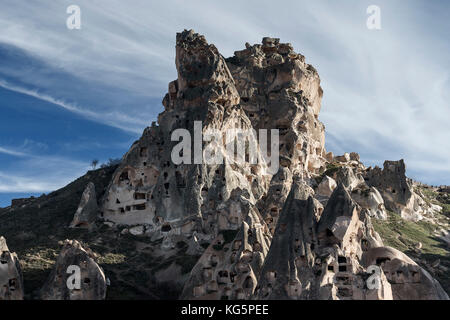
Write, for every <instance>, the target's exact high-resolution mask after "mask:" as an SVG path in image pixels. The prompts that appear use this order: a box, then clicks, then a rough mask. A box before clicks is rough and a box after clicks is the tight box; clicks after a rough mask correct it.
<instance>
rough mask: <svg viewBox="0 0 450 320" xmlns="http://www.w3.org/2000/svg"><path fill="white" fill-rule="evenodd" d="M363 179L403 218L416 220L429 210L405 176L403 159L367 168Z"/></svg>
mask: <svg viewBox="0 0 450 320" xmlns="http://www.w3.org/2000/svg"><path fill="white" fill-rule="evenodd" d="M365 180H366V181H367V184H369V185H370V186H372V187H375V188H377V189H378V190H379V191H380V192H381V194H382V196H383V199H384V202H385V206H386V208H387V209H389V210H391V211H394V212H396V213H398V214H400V215H401V216H402V218H404V219H407V220H412V221H418V220H421V219H423V216H424V215H426V214H427V212H428V211H430V210H429V209H430V208H429V206H428V205H427V204H426V203H425V201H424V200H423V199H422V198H421V197H420V196H419V195H418V194H416V193H415V192H414V190H413V185H412V181H411V180H410V179H408V178H407V177H406V166H405V162H404V161H403V159H401V160H399V161H385V162H384V165H383V169H380V168H378V167H375V168H374V169H371V170H368V171H367V172H366V175H365Z"/></svg>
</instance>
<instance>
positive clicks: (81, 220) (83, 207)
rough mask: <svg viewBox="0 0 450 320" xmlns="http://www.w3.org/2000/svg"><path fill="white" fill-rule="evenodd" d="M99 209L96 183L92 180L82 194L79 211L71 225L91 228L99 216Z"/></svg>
mask: <svg viewBox="0 0 450 320" xmlns="http://www.w3.org/2000/svg"><path fill="white" fill-rule="evenodd" d="M98 215H99V209H98V204H97V195H96V193H95V185H94V184H93V183H92V182H89V184H88V185H87V186H86V189H85V190H84V192H83V195H82V196H81V200H80V204H79V206H78V209H77V212H75V215H74V217H73V220H72V222H71V223H70V227H72V228H91V227H92V224H93V222H95V220H96V219H97V218H98Z"/></svg>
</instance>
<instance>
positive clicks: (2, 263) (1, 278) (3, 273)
mask: <svg viewBox="0 0 450 320" xmlns="http://www.w3.org/2000/svg"><path fill="white" fill-rule="evenodd" d="M23 295H24V291H23V280H22V271H21V269H20V263H19V259H18V258H17V255H16V254H15V253H13V252H10V251H9V249H8V246H7V245H6V239H5V238H3V237H0V300H22V299H23Z"/></svg>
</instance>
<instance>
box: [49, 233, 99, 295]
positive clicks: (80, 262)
mask: <svg viewBox="0 0 450 320" xmlns="http://www.w3.org/2000/svg"><path fill="white" fill-rule="evenodd" d="M105 296H106V278H105V274H104V272H103V270H102V268H101V267H100V266H99V265H98V264H97V263H96V262H95V260H94V256H93V254H92V253H91V252H90V251H89V250H86V249H84V248H83V247H82V246H81V244H80V243H79V242H78V241H76V240H66V241H65V242H64V246H63V248H62V250H61V253H60V254H59V256H58V258H57V260H56V264H55V266H54V267H53V269H52V272H51V273H50V276H49V278H48V279H47V281H46V282H45V284H44V286H43V287H42V289H41V290H40V298H41V299H43V300H103V299H105Z"/></svg>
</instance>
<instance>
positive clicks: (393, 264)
mask: <svg viewBox="0 0 450 320" xmlns="http://www.w3.org/2000/svg"><path fill="white" fill-rule="evenodd" d="M176 67H177V72H178V78H177V79H176V80H174V81H172V82H170V83H169V86H168V93H167V94H166V96H165V97H164V99H163V105H164V108H165V109H164V111H163V112H162V113H161V114H160V115H159V116H158V123H157V124H156V123H153V124H152V126H150V127H148V128H147V129H145V131H144V133H143V135H142V137H141V138H140V139H139V140H138V141H136V142H135V143H134V144H133V145H132V146H131V148H130V150H129V151H128V152H127V153H126V154H125V155H124V157H123V159H122V161H121V163H120V165H118V166H117V167H108V168H103V169H99V170H96V171H90V172H88V173H87V174H86V175H85V176H83V177H82V178H80V179H78V180H77V181H75V182H73V183H72V184H70V185H68V186H67V187H65V188H63V189H61V190H59V191H56V192H54V193H52V194H49V195H47V196H43V197H40V198H36V199H21V200H15V201H13V204H12V206H11V207H9V208H5V209H1V210H0V235H2V236H4V237H5V238H6V241H7V243H8V246H9V249H8V248H7V247H6V245H5V249H4V250H3V251H4V253H5V254H8V256H12V254H11V253H10V252H9V250H13V251H15V252H16V254H17V257H18V260H17V259H12V258H11V259H10V260H6V259H5V265H7V266H8V268H7V269H4V270H3V269H0V281H3V282H4V286H3V287H4V288H5V289H4V291H2V292H0V298H10V299H12V298H17V296H18V294H17V292H18V291H20V292H22V293H23V294H24V296H25V298H37V299H104V298H106V299H136V298H138V299H139V298H142V299H177V298H181V299H326V300H328V299H336V300H352V299H353V300H360V299H361V300H365V299H448V295H447V293H446V292H445V291H447V292H449V289H450V283H449V271H448V268H449V267H450V266H449V263H450V261H449V259H448V257H449V256H450V255H449V234H448V230H449V217H448V210H449V196H448V188H441V189H436V188H431V187H428V186H424V185H421V184H419V183H417V182H414V181H412V180H410V179H408V178H407V177H406V175H405V172H406V166H405V163H404V161H403V160H399V161H386V162H385V163H384V166H383V168H378V167H375V168H371V167H366V166H364V164H363V163H362V162H361V161H360V159H359V155H358V154H357V153H354V152H352V153H346V154H344V155H340V156H335V155H333V154H332V153H331V152H326V150H325V147H324V145H325V127H324V125H323V124H322V123H321V122H320V121H319V119H318V118H319V112H320V107H321V98H322V96H323V91H322V89H321V87H320V78H319V75H318V73H317V71H316V69H315V68H314V67H312V66H311V65H309V64H307V63H306V61H305V57H304V56H302V55H301V54H299V53H296V52H295V51H294V49H293V47H292V46H291V45H290V44H289V43H280V41H279V39H276V38H264V39H263V41H262V43H261V44H255V45H250V44H248V43H247V44H246V45H245V49H243V50H240V51H236V52H235V54H234V56H233V57H230V58H228V59H225V58H224V57H223V56H222V55H221V54H220V53H219V51H218V50H217V48H216V47H215V46H214V45H212V44H209V43H208V42H207V41H206V39H205V38H204V37H203V36H201V35H199V34H197V33H195V32H193V31H192V30H190V31H186V30H185V31H183V32H181V33H179V34H177V37H176ZM183 129H185V130H184V131H183ZM273 129H277V130H276V132H275V133H273V131H271V130H273ZM236 130H240V132H249V134H248V135H247V136H246V137H245V138H244V142H242V141H240V139H242V137H241V136H238V135H235V136H231V138H230V136H229V135H228V134H229V132H236ZM264 130H268V131H264ZM174 132H179V133H180V136H183V135H184V136H185V137H186V136H190V137H194V139H195V137H198V136H199V135H200V138H201V137H202V136H203V137H205V136H208V137H209V139H203V140H200V145H199V144H196V143H195V142H194V143H193V144H188V147H187V148H183V149H180V148H179V141H173V140H174V139H173V133H174ZM211 132H213V133H214V135H212V134H211ZM265 132H267V135H268V136H269V139H268V140H269V143H268V145H267V144H264V143H263V142H264V139H262V138H263V136H264V135H265ZM277 139H278V141H279V144H277V143H276V141H277ZM175 140H176V139H175ZM240 144H241V146H242V149H239V145H240ZM230 145H231V146H232V147H233V150H234V147H235V146H236V149H235V150H234V151H233V152H232V153H230V152H228V150H229V149H228V147H229V146H230ZM252 148H254V149H252ZM174 150H176V152H175V151H174ZM211 150H212V154H213V155H214V158H215V159H221V161H213V162H208V161H204V158H203V157H202V155H204V154H205V152H207V151H208V152H211ZM277 151H279V155H277ZM275 156H276V157H275ZM180 159H181V160H183V161H179V160H180ZM65 239H71V240H73V241H64V240H65ZM75 240H76V241H75ZM61 246H63V247H62V251H61V253H60V254H59V255H58V252H59V250H60V247H61ZM17 261H20V265H19V263H18V262H17ZM71 265H80V268H81V274H82V278H83V281H82V284H81V287H80V288H78V289H71V288H68V287H67V285H66V283H67V281H66V280H67V278H68V276H69V275H70V274H67V273H66V272H64V270H66V269H67V268H68V267H70V266H71ZM2 270H3V271H2ZM2 273H3V274H2ZM20 273H22V274H23V277H19V276H17V275H18V274H20ZM374 275H375V276H376V278H374ZM22 278H23V280H22ZM2 279H3V280H2ZM373 279H375V280H373ZM22 282H23V285H22ZM2 284H3V283H0V285H2ZM19 284H20V285H19ZM441 285H442V286H443V287H444V288H443V287H442V286H441ZM13 292H14V295H13V294H12V293H13ZM105 292H106V293H105ZM19 296H20V295H19Z"/></svg>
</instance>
